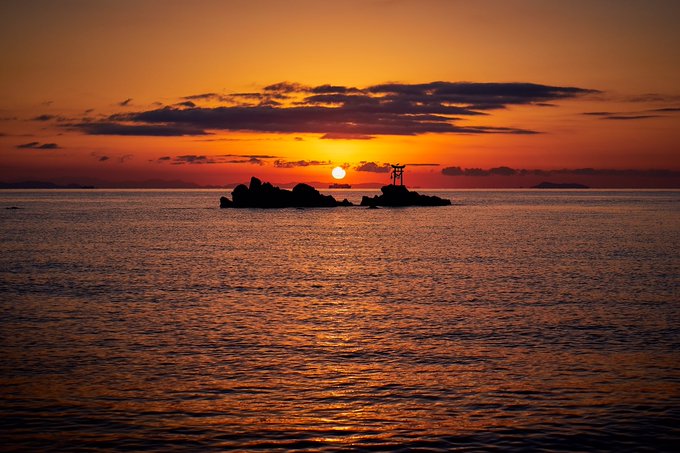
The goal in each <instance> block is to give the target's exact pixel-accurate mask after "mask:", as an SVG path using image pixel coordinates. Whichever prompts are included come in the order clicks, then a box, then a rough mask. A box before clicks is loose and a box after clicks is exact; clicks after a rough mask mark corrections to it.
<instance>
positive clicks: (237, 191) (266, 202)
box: [220, 176, 352, 209]
mask: <svg viewBox="0 0 680 453" xmlns="http://www.w3.org/2000/svg"><path fill="white" fill-rule="evenodd" d="M231 198H232V199H231V200H230V199H228V198H227V197H221V198H220V208H268V209H272V208H334V207H336V206H352V203H350V202H349V201H347V199H345V200H342V201H340V202H339V201H337V200H336V199H335V198H333V197H332V196H331V195H322V194H321V193H319V191H318V190H316V189H315V188H314V187H312V186H310V185H307V184H298V185H296V186H295V187H293V190H292V191H291V190H286V189H280V188H278V187H275V186H273V185H272V184H270V183H268V182H265V183H262V181H260V180H259V179H257V178H256V177H254V176H253V177H252V178H250V187H248V186H246V185H245V184H239V185H238V186H236V187H235V188H234V190H233V191H232V192H231Z"/></svg>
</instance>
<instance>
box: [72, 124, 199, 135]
mask: <svg viewBox="0 0 680 453" xmlns="http://www.w3.org/2000/svg"><path fill="white" fill-rule="evenodd" d="M68 127H69V128H71V129H78V130H80V131H82V132H84V133H86V134H88V135H140V136H158V137H170V136H184V135H209V134H208V133H207V132H206V131H204V130H202V129H199V128H196V127H194V126H183V125H165V124H122V123H115V122H94V121H93V122H83V123H78V124H71V125H69V126H68Z"/></svg>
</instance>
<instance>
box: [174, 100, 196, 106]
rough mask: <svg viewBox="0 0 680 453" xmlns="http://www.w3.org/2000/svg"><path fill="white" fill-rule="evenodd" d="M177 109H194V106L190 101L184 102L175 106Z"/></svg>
mask: <svg viewBox="0 0 680 453" xmlns="http://www.w3.org/2000/svg"><path fill="white" fill-rule="evenodd" d="M175 105H176V106H178V107H189V108H194V107H196V104H195V103H193V102H192V101H184V102H179V103H177V104H175Z"/></svg>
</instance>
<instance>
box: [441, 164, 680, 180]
mask: <svg viewBox="0 0 680 453" xmlns="http://www.w3.org/2000/svg"><path fill="white" fill-rule="evenodd" d="M442 174H443V175H447V176H494V175H495V176H514V175H521V176H527V175H533V176H556V175H565V176H626V177H650V178H660V177H662V178H676V177H680V171H675V170H663V169H661V170H659V169H652V170H615V169H596V168H572V169H559V170H541V169H514V168H510V167H496V168H490V169H488V170H484V169H481V168H461V167H446V168H442Z"/></svg>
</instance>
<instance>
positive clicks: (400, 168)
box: [392, 164, 406, 186]
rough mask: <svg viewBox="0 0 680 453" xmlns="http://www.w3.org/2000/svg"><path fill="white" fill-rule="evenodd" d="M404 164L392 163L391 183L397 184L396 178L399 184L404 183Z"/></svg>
mask: <svg viewBox="0 0 680 453" xmlns="http://www.w3.org/2000/svg"><path fill="white" fill-rule="evenodd" d="M405 166H406V165H399V164H397V165H392V185H395V186H396V185H397V179H399V185H400V186H403V185H404V167H405Z"/></svg>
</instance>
